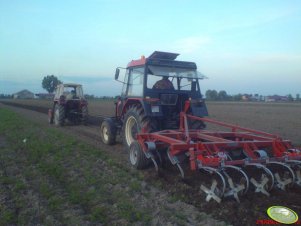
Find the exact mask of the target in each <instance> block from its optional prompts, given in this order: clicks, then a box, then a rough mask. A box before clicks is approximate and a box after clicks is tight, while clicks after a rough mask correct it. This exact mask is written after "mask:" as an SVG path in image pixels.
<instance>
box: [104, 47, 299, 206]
mask: <svg viewBox="0 0 301 226" xmlns="http://www.w3.org/2000/svg"><path fill="white" fill-rule="evenodd" d="M177 56H178V54H174V53H166V52H154V53H153V54H152V55H151V56H149V57H148V58H145V57H142V58H141V59H139V60H133V61H131V62H130V63H129V64H128V66H127V68H125V70H126V72H125V79H124V81H123V84H124V85H123V89H122V93H121V96H120V97H119V99H118V101H117V102H116V113H115V117H111V118H106V119H105V120H104V121H103V122H102V124H101V138H102V141H103V142H104V143H105V144H113V143H115V139H116V135H117V134H120V135H121V136H122V138H123V143H124V145H125V147H126V149H127V150H128V151H129V157H130V158H129V159H130V163H131V165H132V166H133V167H135V168H137V169H143V168H145V167H147V166H148V165H149V163H150V162H152V163H153V165H154V166H155V169H156V170H157V171H158V169H159V167H160V166H161V165H162V163H163V162H165V161H166V160H167V161H168V160H170V162H171V164H172V165H175V166H176V167H177V168H178V169H179V172H180V174H181V176H182V177H183V178H184V176H185V172H184V168H183V167H182V166H183V165H184V164H186V165H187V163H188V166H189V168H190V170H191V171H195V172H201V173H202V174H203V175H204V174H205V175H207V176H208V177H207V180H206V179H205V180H199V181H198V182H200V183H202V184H201V186H200V189H201V190H202V191H203V192H204V193H205V194H206V201H210V200H215V201H217V202H218V203H219V202H221V200H222V198H224V197H233V198H235V199H236V200H237V201H238V202H239V201H240V199H239V197H240V196H242V195H244V194H246V193H247V192H248V191H249V190H253V191H254V192H256V193H261V194H263V195H266V196H270V191H271V190H272V189H273V188H274V187H276V188H278V189H281V190H286V189H289V188H290V187H292V186H301V149H300V148H297V147H295V146H293V145H292V143H291V142H290V141H289V140H285V139H282V138H280V137H279V136H276V135H273V134H269V133H265V132H262V131H257V130H254V129H248V128H243V127H240V126H237V125H231V124H228V123H224V122H220V121H216V120H213V119H210V118H207V117H204V116H207V115H208V112H207V108H206V105H205V102H204V100H203V97H202V95H201V92H200V85H199V80H200V79H203V78H204V76H202V75H201V74H200V73H199V72H197V67H196V64H195V63H193V62H184V61H176V60H175V59H176V57H177ZM120 69H121V68H117V69H116V74H115V79H116V80H118V78H119V74H120ZM205 123H207V124H213V125H214V126H218V127H220V128H221V130H206V129H205ZM208 179H209V180H208Z"/></svg>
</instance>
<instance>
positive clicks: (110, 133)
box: [100, 118, 117, 145]
mask: <svg viewBox="0 0 301 226" xmlns="http://www.w3.org/2000/svg"><path fill="white" fill-rule="evenodd" d="M116 131H117V128H116V126H115V124H114V121H113V120H112V119H110V118H107V119H105V120H104V121H103V122H102V123H101V126H100V137H101V140H102V142H103V143H104V144H108V145H112V144H115V142H116Z"/></svg>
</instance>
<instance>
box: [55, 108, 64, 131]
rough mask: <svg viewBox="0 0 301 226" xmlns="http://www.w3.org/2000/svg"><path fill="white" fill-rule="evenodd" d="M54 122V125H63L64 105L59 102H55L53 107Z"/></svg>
mask: <svg viewBox="0 0 301 226" xmlns="http://www.w3.org/2000/svg"><path fill="white" fill-rule="evenodd" d="M53 114H54V124H55V125H56V126H63V125H64V123H65V107H64V106H63V105H60V104H56V105H55V107H54V112H53Z"/></svg>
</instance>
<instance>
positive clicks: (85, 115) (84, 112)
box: [82, 106, 89, 125]
mask: <svg viewBox="0 0 301 226" xmlns="http://www.w3.org/2000/svg"><path fill="white" fill-rule="evenodd" d="M88 116H89V113H88V107H87V106H83V107H82V122H83V124H84V125H87V123H88Z"/></svg>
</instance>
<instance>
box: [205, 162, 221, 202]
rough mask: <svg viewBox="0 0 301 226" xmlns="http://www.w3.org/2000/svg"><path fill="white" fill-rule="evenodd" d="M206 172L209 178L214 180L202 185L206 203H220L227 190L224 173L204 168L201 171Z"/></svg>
mask: <svg viewBox="0 0 301 226" xmlns="http://www.w3.org/2000/svg"><path fill="white" fill-rule="evenodd" d="M202 170H203V171H205V172H206V173H207V176H210V178H212V179H211V180H209V182H207V183H202V185H201V187H200V189H201V191H203V192H205V193H206V201H207V202H209V201H210V200H211V199H213V200H215V201H216V202H218V203H220V202H221V201H222V197H223V195H224V193H225V190H226V180H225V178H224V176H223V175H222V173H221V172H220V171H219V170H217V169H215V168H212V167H202V168H201V171H202Z"/></svg>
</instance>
